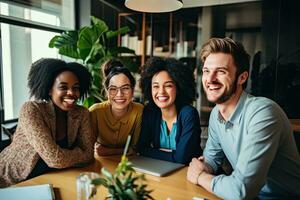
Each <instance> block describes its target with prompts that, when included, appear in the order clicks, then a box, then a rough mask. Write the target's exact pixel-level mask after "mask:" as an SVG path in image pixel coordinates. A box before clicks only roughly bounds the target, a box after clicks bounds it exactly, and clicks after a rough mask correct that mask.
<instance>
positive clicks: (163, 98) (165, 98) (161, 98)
mask: <svg viewBox="0 0 300 200" xmlns="http://www.w3.org/2000/svg"><path fill="white" fill-rule="evenodd" d="M157 99H158V100H159V101H166V100H167V99H168V97H157Z"/></svg>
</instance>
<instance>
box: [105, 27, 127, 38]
mask: <svg viewBox="0 0 300 200" xmlns="http://www.w3.org/2000/svg"><path fill="white" fill-rule="evenodd" d="M129 31H130V29H129V27H128V26H123V27H121V28H119V29H118V30H116V31H108V32H107V33H106V37H107V39H110V38H113V37H117V36H118V35H121V34H125V33H128V32H129Z"/></svg>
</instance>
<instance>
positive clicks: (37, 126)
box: [0, 101, 95, 187]
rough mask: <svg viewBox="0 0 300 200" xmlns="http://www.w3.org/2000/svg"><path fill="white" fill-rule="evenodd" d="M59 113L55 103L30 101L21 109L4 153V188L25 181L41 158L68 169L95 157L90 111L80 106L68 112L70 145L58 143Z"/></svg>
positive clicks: (0, 156) (0, 157) (0, 178)
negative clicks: (14, 129)
mask: <svg viewBox="0 0 300 200" xmlns="http://www.w3.org/2000/svg"><path fill="white" fill-rule="evenodd" d="M55 120H56V116H55V111H54V106H53V103H52V102H51V101H50V102H41V101H29V102H26V103H25V104H24V105H23V106H22V108H21V111H20V116H19V122H18V127H17V129H16V132H15V133H14V136H13V141H12V143H11V144H10V145H9V146H8V147H7V148H5V149H4V150H3V151H2V152H1V153H0V187H6V186H9V185H11V184H15V183H18V182H20V181H22V180H25V179H26V178H27V176H28V175H29V174H30V172H31V171H32V170H33V168H34V167H35V165H36V163H37V161H38V160H39V158H42V159H43V160H44V161H45V163H46V164H47V165H48V166H49V167H51V168H58V169H59V168H67V167H71V166H75V165H78V164H80V163H86V162H89V161H92V160H93V145H94V142H95V136H94V135H93V134H92V130H91V125H90V120H89V112H88V110H87V109H85V108H83V107H81V106H76V107H75V108H74V109H72V110H71V111H69V112H68V119H67V121H68V122H67V123H68V124H67V127H68V132H67V136H68V146H69V147H71V148H70V149H62V148H60V147H59V146H58V145H57V144H56V142H55V137H56V136H55V135H56V124H55Z"/></svg>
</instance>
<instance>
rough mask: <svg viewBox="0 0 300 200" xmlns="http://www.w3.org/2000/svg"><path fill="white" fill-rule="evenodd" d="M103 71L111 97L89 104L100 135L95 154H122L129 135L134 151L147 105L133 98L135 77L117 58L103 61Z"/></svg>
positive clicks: (97, 133) (104, 80) (108, 93)
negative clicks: (144, 108) (136, 101)
mask: <svg viewBox="0 0 300 200" xmlns="http://www.w3.org/2000/svg"><path fill="white" fill-rule="evenodd" d="M102 74H103V87H104V88H105V89H106V92H107V97H108V100H107V101H105V102H102V103H97V104H94V105H93V106H92V107H90V113H91V122H92V128H93V131H94V132H95V135H97V142H96V143H95V147H94V154H95V157H96V158H97V156H109V155H118V154H122V153H123V149H124V146H125V143H126V140H127V137H128V135H131V138H132V140H131V143H130V149H129V150H130V151H129V152H130V153H132V152H133V151H132V150H134V149H135V145H136V143H137V140H138V137H139V134H140V130H141V122H142V112H143V107H144V106H143V105H142V104H140V103H135V102H133V101H132V99H133V92H134V87H135V83H136V81H135V79H134V77H133V75H132V74H131V73H130V71H129V70H128V68H127V67H125V66H124V65H123V64H122V63H121V62H120V61H119V60H116V59H112V60H109V61H107V62H106V63H104V64H103V66H102Z"/></svg>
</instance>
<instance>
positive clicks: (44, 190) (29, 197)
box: [0, 184, 55, 200]
mask: <svg viewBox="0 0 300 200" xmlns="http://www.w3.org/2000/svg"><path fill="white" fill-rule="evenodd" d="M0 197H1V199H3V200H4V199H5V200H20V199H22V200H54V199H55V195H54V191H53V187H52V185H51V184H43V185H32V186H21V187H8V188H3V189H0Z"/></svg>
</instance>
